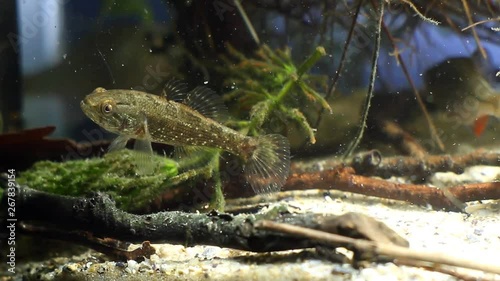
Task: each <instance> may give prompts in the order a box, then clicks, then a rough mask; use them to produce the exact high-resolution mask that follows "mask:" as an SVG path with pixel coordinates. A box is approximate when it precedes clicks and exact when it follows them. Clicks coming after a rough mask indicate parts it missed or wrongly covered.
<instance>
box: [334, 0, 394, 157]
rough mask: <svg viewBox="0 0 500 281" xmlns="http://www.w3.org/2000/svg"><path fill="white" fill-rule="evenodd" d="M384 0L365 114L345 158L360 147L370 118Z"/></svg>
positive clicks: (378, 25) (380, 9)
mask: <svg viewBox="0 0 500 281" xmlns="http://www.w3.org/2000/svg"><path fill="white" fill-rule="evenodd" d="M384 1H385V0H380V3H379V13H378V16H379V17H378V22H377V29H376V30H377V31H376V37H375V47H374V49H373V54H372V65H371V70H372V72H371V74H370V84H369V85H368V95H367V96H366V100H365V104H364V108H363V116H362V117H361V125H360V127H359V130H358V133H357V134H356V136H355V137H354V141H352V142H351V143H350V145H349V147H348V148H347V150H346V152H345V154H344V159H345V158H347V157H349V156H350V155H351V154H352V152H353V151H354V150H355V149H356V147H358V144H359V142H360V141H361V139H362V138H363V134H364V132H365V127H366V120H368V112H369V111H370V105H371V100H372V97H373V91H374V89H375V78H376V77H377V63H378V55H379V53H380V40H381V37H382V36H381V34H382V32H381V30H382V24H383V18H384ZM372 4H373V7H374V8H376V5H375V2H374V1H372Z"/></svg>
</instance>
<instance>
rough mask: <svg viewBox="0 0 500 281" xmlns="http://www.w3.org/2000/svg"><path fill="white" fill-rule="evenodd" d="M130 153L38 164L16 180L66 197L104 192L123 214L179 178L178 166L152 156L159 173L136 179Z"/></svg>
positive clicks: (171, 161) (144, 202)
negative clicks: (176, 177)
mask: <svg viewBox="0 0 500 281" xmlns="http://www.w3.org/2000/svg"><path fill="white" fill-rule="evenodd" d="M133 153H134V152H133V151H130V150H126V149H125V150H121V151H119V152H115V153H108V154H106V155H105V156H104V157H103V158H92V159H85V160H74V161H67V162H63V163H57V162H51V161H40V162H38V163H36V164H35V165H34V166H33V167H32V168H31V169H29V170H27V171H25V172H22V173H21V175H20V176H19V177H18V178H17V181H18V183H19V184H21V185H23V184H27V185H29V186H30V187H32V188H35V189H37V190H41V191H46V192H50V193H54V194H60V195H68V196H83V195H86V194H88V193H90V192H98V191H99V192H105V193H107V194H109V195H111V196H112V198H113V199H114V200H116V202H117V206H118V207H119V208H121V209H124V210H128V211H131V210H138V209H140V208H141V207H144V206H146V205H147V204H148V203H150V202H151V201H152V200H153V199H154V198H156V197H157V196H158V195H159V194H161V193H162V192H163V191H165V189H166V188H168V187H169V186H172V183H173V182H174V181H172V178H173V177H175V176H177V175H178V164H177V163H176V162H175V161H173V160H171V159H169V158H165V157H161V156H154V157H153V158H151V161H154V162H156V164H157V165H158V172H157V173H155V174H153V175H150V176H138V175H136V172H135V171H136V164H135V162H134V159H135V157H134V155H133Z"/></svg>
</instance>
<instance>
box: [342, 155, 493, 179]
mask: <svg viewBox="0 0 500 281" xmlns="http://www.w3.org/2000/svg"><path fill="white" fill-rule="evenodd" d="M380 157H381V156H379V155H377V153H376V152H370V153H366V154H363V155H360V156H358V157H355V158H354V159H353V160H352V162H351V166H352V167H353V168H354V169H355V170H356V172H357V173H358V174H360V175H365V176H377V177H381V178H390V177H400V176H413V177H419V178H421V179H425V178H427V177H429V176H430V175H432V174H434V173H437V172H454V173H457V174H461V173H463V172H464V170H465V168H467V167H470V166H475V165H489V166H500V153H498V152H486V151H482V150H477V151H475V152H472V153H469V154H465V155H453V156H452V155H429V156H426V157H422V158H416V157H388V158H384V159H381V160H378V159H377V158H380Z"/></svg>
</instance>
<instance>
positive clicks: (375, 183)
mask: <svg viewBox="0 0 500 281" xmlns="http://www.w3.org/2000/svg"><path fill="white" fill-rule="evenodd" d="M284 189H285V190H301V189H335V190H341V191H348V192H353V193H358V194H364V195H368V196H375V197H381V198H388V199H395V200H401V201H406V202H410V203H413V204H416V205H421V206H427V205H431V206H432V207H434V208H436V209H446V210H453V211H460V209H459V208H457V206H456V204H454V203H453V202H452V201H450V200H449V199H448V197H447V196H446V194H445V193H444V192H443V190H441V189H439V188H433V187H430V186H427V185H417V184H405V183H396V182H390V181H386V180H381V179H377V178H370V177H365V176H360V175H357V174H355V171H354V169H353V168H351V167H340V168H336V169H332V170H323V171H317V172H310V173H294V174H292V175H291V176H290V177H289V178H288V181H287V183H286V185H285V186H284ZM446 189H447V192H449V193H451V195H452V196H454V197H455V198H457V199H458V200H460V201H462V202H469V201H477V200H486V199H500V182H491V183H475V184H463V185H458V186H454V187H449V188H446Z"/></svg>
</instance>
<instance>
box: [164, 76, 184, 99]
mask: <svg viewBox="0 0 500 281" xmlns="http://www.w3.org/2000/svg"><path fill="white" fill-rule="evenodd" d="M187 91H188V85H187V84H186V83H184V82H182V81H180V80H177V79H175V78H170V79H169V80H168V82H167V83H166V84H165V86H164V87H163V92H162V96H163V97H164V98H166V99H168V100H173V101H176V102H182V99H183V98H184V96H185V95H186V93H187Z"/></svg>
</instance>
